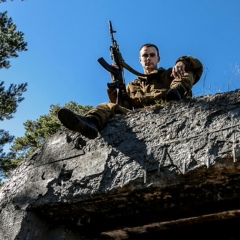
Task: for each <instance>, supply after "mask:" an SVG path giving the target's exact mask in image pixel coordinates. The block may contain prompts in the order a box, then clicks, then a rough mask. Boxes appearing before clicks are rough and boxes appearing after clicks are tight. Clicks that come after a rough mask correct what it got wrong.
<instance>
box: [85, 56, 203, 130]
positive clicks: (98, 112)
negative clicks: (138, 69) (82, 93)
mask: <svg viewBox="0 0 240 240" xmlns="http://www.w3.org/2000/svg"><path fill="white" fill-rule="evenodd" d="M178 61H182V62H183V63H184V64H185V73H184V76H183V77H182V78H181V79H179V78H174V77H171V73H172V68H169V69H167V70H166V69H164V68H159V69H157V70H155V71H153V72H152V73H150V74H149V75H148V76H146V77H140V76H139V77H138V78H137V79H135V80H134V81H132V82H130V83H129V84H128V85H127V86H126V92H123V99H124V102H123V104H121V103H119V104H116V99H117V90H116V89H110V88H108V89H107V93H108V97H109V100H110V103H102V104H99V105H98V106H97V107H96V108H94V109H92V110H90V111H89V112H88V113H87V114H86V115H85V116H86V117H90V118H93V119H94V120H97V123H98V124H97V125H98V128H99V130H101V129H102V128H103V127H104V126H105V125H106V124H107V122H108V120H109V119H110V118H112V117H113V116H114V115H115V114H117V113H123V114H127V113H128V112H131V110H132V109H133V108H134V109H137V108H143V107H144V106H149V105H154V104H155V103H156V102H157V101H159V100H165V97H166V93H167V91H168V90H169V89H171V88H174V87H176V86H181V87H182V89H183V90H184V91H185V93H184V96H185V97H187V96H190V97H191V93H192V91H191V89H192V86H193V85H194V84H195V83H197V82H198V80H199V79H200V77H201V75H202V72H203V66H202V63H201V62H200V61H199V60H198V59H196V58H193V57H191V56H183V57H180V58H178V59H177V61H176V63H177V62H178ZM122 105H123V106H122ZM95 122H96V121H95Z"/></svg>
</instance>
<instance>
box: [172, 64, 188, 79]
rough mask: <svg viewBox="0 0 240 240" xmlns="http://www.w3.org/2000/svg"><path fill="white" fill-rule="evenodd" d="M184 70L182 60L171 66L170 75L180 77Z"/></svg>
mask: <svg viewBox="0 0 240 240" xmlns="http://www.w3.org/2000/svg"><path fill="white" fill-rule="evenodd" d="M184 72H185V64H184V63H183V62H182V61H179V62H177V63H176V65H175V66H174V67H173V68H172V74H171V77H174V78H180V79H181V78H182V76H183V75H184Z"/></svg>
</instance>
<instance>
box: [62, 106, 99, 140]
mask: <svg viewBox="0 0 240 240" xmlns="http://www.w3.org/2000/svg"><path fill="white" fill-rule="evenodd" d="M58 119H59V120H60V122H61V123H62V124H63V125H64V126H65V127H66V128H68V129H69V130H72V131H75V132H79V133H81V134H82V135H83V136H85V137H87V138H89V139H94V138H96V137H97V136H98V128H97V126H96V125H95V124H94V123H93V121H92V120H91V119H90V118H88V117H83V116H80V115H77V114H76V113H74V112H72V111H71V110H69V109H67V108H61V109H60V110H59V111H58Z"/></svg>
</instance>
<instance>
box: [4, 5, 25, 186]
mask: <svg viewBox="0 0 240 240" xmlns="http://www.w3.org/2000/svg"><path fill="white" fill-rule="evenodd" d="M0 2H5V1H0ZM26 47H27V43H26V42H25V41H24V34H23V33H22V32H20V31H17V28H16V25H15V24H14V23H13V22H12V19H11V18H8V16H7V12H3V13H0V69H2V68H9V67H10V66H11V65H10V61H9V58H16V57H18V52H22V51H27V48H26ZM26 87H27V83H22V84H19V85H16V84H10V86H9V88H8V89H6V90H5V87H4V82H3V81H1V82H0V121H3V120H9V119H11V118H13V114H14V113H15V112H16V110H17V107H18V104H19V103H20V102H22V101H23V100H24V98H23V97H22V94H23V92H25V91H26ZM13 139H14V136H11V135H10V134H9V132H7V131H4V130H3V129H0V170H2V171H3V173H4V174H5V173H8V172H9V171H10V170H11V169H12V168H14V167H16V165H17V161H16V159H15V155H13V153H9V154H6V153H4V152H3V147H4V145H5V144H7V143H11V142H12V141H13ZM0 184H1V172H0Z"/></svg>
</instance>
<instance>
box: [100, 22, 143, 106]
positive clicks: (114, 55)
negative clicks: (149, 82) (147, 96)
mask: <svg viewBox="0 0 240 240" xmlns="http://www.w3.org/2000/svg"><path fill="white" fill-rule="evenodd" d="M108 25H109V32H110V37H111V42H112V45H111V46H110V55H111V59H112V60H113V62H114V63H115V64H116V65H117V67H118V69H117V68H115V67H113V66H112V65H110V64H108V63H107V62H106V61H105V60H104V58H102V57H101V58H99V59H98V62H99V63H100V64H101V65H102V67H104V68H105V69H106V70H107V71H108V72H110V73H111V74H112V76H113V82H110V83H107V86H108V87H109V88H115V89H117V100H116V103H117V104H118V103H119V100H120V101H121V103H122V106H123V98H122V93H123V92H126V85H125V79H124V76H123V68H126V69H127V70H128V71H130V72H131V73H133V74H135V75H138V76H145V74H142V73H139V72H137V71H136V70H134V69H132V68H131V67H130V66H129V65H128V64H126V63H125V62H124V60H123V58H122V54H121V52H120V50H119V46H118V44H117V41H116V40H115V39H114V37H113V34H114V33H116V31H115V30H113V28H112V23H111V21H108Z"/></svg>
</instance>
